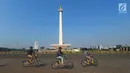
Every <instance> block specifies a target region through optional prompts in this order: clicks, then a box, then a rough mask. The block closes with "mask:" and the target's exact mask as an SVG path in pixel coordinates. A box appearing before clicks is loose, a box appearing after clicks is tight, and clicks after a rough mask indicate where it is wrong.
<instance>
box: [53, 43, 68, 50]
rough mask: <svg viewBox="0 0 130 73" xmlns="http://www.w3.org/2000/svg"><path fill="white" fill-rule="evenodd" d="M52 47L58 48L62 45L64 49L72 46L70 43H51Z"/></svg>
mask: <svg viewBox="0 0 130 73" xmlns="http://www.w3.org/2000/svg"><path fill="white" fill-rule="evenodd" d="M51 47H54V48H55V49H58V48H59V47H61V48H62V49H66V48H68V47H70V44H62V45H59V44H51Z"/></svg>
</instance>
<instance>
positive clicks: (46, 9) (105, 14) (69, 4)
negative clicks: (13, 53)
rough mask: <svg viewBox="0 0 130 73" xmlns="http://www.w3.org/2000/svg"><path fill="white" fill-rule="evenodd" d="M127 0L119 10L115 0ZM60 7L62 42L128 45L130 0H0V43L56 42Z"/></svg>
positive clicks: (26, 45) (79, 44) (14, 44)
mask: <svg viewBox="0 0 130 73" xmlns="http://www.w3.org/2000/svg"><path fill="white" fill-rule="evenodd" d="M124 1H125V2H127V7H128V8H127V13H125V14H119V11H118V3H119V2H124ZM60 4H62V7H63V10H64V12H63V39H64V43H66V44H69V43H70V44H71V45H72V46H74V47H81V46H84V47H87V46H92V45H100V44H102V45H103V46H111V45H115V44H128V45H130V0H0V46H3V47H15V48H21V47H29V46H30V45H33V43H34V41H35V40H38V41H39V45H40V46H46V47H49V46H50V44H57V43H58V28H59V27H58V8H59V6H60Z"/></svg>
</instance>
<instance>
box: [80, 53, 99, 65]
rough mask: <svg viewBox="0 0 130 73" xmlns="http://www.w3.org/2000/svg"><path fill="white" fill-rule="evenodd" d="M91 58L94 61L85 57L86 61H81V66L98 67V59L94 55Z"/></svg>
mask: <svg viewBox="0 0 130 73" xmlns="http://www.w3.org/2000/svg"><path fill="white" fill-rule="evenodd" d="M90 57H91V58H92V60H90V59H88V58H86V57H85V59H83V60H82V61H81V65H82V66H83V67H87V66H98V61H97V59H95V58H94V57H93V56H92V55H90Z"/></svg>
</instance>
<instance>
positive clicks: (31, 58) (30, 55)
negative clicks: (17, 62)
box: [27, 46, 35, 63]
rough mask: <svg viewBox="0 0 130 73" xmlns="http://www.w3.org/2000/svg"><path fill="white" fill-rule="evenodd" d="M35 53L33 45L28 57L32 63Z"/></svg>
mask: <svg viewBox="0 0 130 73" xmlns="http://www.w3.org/2000/svg"><path fill="white" fill-rule="evenodd" d="M33 55H35V52H34V51H33V47H32V46H31V47H30V49H29V50H28V52H27V57H28V58H29V63H32V60H33Z"/></svg>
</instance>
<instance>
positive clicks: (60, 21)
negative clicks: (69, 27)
mask: <svg viewBox="0 0 130 73" xmlns="http://www.w3.org/2000/svg"><path fill="white" fill-rule="evenodd" d="M58 11H59V45H62V44H63V32H62V12H63V9H62V7H61V6H60V8H59V9H58Z"/></svg>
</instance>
